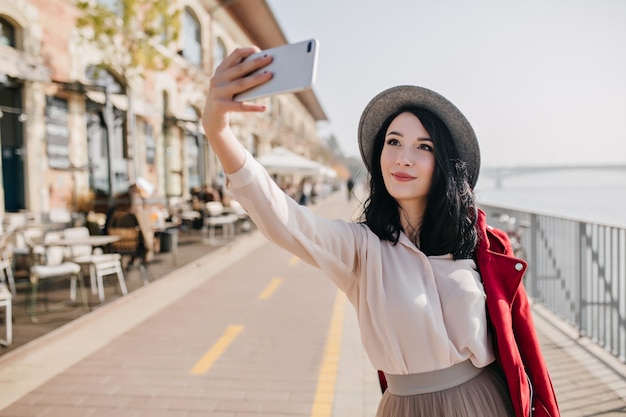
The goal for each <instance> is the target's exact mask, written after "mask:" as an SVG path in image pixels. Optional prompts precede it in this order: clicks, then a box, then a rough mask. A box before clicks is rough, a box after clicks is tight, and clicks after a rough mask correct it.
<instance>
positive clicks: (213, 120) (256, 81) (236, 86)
mask: <svg viewBox="0 0 626 417" xmlns="http://www.w3.org/2000/svg"><path fill="white" fill-rule="evenodd" d="M255 52H259V48H257V47H254V46H252V47H245V48H238V49H236V50H235V51H234V52H233V53H231V54H230V55H228V57H226V59H224V61H223V62H222V63H221V64H220V65H219V66H218V67H217V68H216V70H215V74H213V77H212V78H211V84H210V87H209V91H208V93H207V98H206V102H205V104H204V110H203V112H202V126H203V127H204V134H205V135H206V137H207V139H208V141H209V143H210V144H211V148H213V150H214V151H215V154H216V155H217V157H218V158H219V159H220V161H221V162H222V167H223V168H224V172H226V173H227V174H229V173H232V172H235V171H236V170H238V169H239V168H240V167H241V166H242V165H243V163H244V160H245V152H244V149H243V146H242V145H241V143H239V141H238V140H237V138H236V137H235V136H234V135H233V132H232V130H231V129H230V126H229V119H228V113H229V112H262V111H265V109H266V107H265V106H264V105H261V104H255V103H251V102H239V101H235V100H233V97H234V96H235V95H236V94H239V93H241V92H243V91H246V90H248V89H250V88H252V87H256V86H257V85H260V84H263V83H265V82H267V81H269V80H270V79H271V78H272V74H271V73H270V72H263V71H261V72H259V73H257V74H253V75H249V74H250V73H251V72H253V71H256V70H258V69H259V68H263V67H264V66H266V65H267V64H269V63H270V62H272V57H270V56H267V55H266V56H261V57H259V58H256V59H253V60H248V61H245V62H243V60H244V59H245V58H247V57H248V56H250V55H251V54H253V53H255Z"/></svg>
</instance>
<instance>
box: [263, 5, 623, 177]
mask: <svg viewBox="0 0 626 417" xmlns="http://www.w3.org/2000/svg"><path fill="white" fill-rule="evenodd" d="M267 2H268V4H269V6H270V7H271V9H272V11H273V13H274V15H275V17H276V19H277V20H278V22H279V24H280V26H281V28H282V30H283V32H284V34H285V35H286V37H287V39H288V41H289V42H297V41H302V40H306V39H309V38H317V39H318V40H319V42H320V49H319V58H318V59H319V61H318V67H317V76H316V82H315V85H314V87H313V90H314V92H315V93H316V96H317V98H318V100H319V102H320V103H321V105H322V107H323V108H324V111H325V112H326V114H327V116H328V118H329V122H328V123H324V124H323V125H322V126H320V128H321V131H322V132H324V134H328V133H332V134H334V135H335V136H336V137H337V140H338V142H339V144H340V147H341V149H342V150H343V152H344V153H345V154H346V155H349V156H359V153H358V145H357V134H356V132H357V126H358V122H359V117H360V115H361V112H362V111H363V109H364V107H365V106H366V105H367V103H368V102H369V100H370V99H371V98H372V97H374V96H375V95H376V94H378V93H379V92H380V91H382V90H384V89H386V88H389V87H392V86H394V85H399V84H413V85H419V86H422V87H426V88H429V89H431V90H434V91H436V92H438V93H440V94H442V95H443V96H444V97H446V98H447V99H449V100H450V101H451V102H452V103H454V104H455V105H456V106H457V107H459V109H461V111H462V112H463V114H465V116H466V117H467V118H468V120H469V121H470V123H471V124H472V126H473V127H474V130H475V131H476V134H477V136H478V140H479V143H480V148H481V158H482V165H483V166H489V167H503V166H519V165H590V164H622V165H626V23H625V22H626V1H623V0H593V1H589V0H526V1H523V2H521V1H517V2H514V1H512V0H473V1H465V0H438V1H435V0H385V1H380V0H358V1H357V0H316V1H302V0H300V1H298V0H267Z"/></svg>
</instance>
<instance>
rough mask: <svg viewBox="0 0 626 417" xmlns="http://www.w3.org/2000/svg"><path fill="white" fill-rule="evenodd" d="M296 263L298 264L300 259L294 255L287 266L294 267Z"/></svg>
mask: <svg viewBox="0 0 626 417" xmlns="http://www.w3.org/2000/svg"><path fill="white" fill-rule="evenodd" d="M298 262H300V258H298V257H297V256H295V255H294V256H292V257H291V259H290V260H289V266H296V265H297V264H298Z"/></svg>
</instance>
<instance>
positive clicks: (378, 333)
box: [203, 47, 559, 417]
mask: <svg viewBox="0 0 626 417" xmlns="http://www.w3.org/2000/svg"><path fill="white" fill-rule="evenodd" d="M257 51H258V49H257V48H254V47H249V48H240V49H237V50H236V51H234V52H233V53H232V54H231V55H229V56H228V57H227V58H226V59H225V60H224V61H223V63H222V64H221V65H220V66H219V67H218V68H217V70H216V72H215V74H214V76H213V78H212V80H211V87H210V90H209V93H208V97H207V101H206V105H205V109H204V114H203V125H204V129H205V133H206V136H207V138H208V139H209V141H210V143H211V146H212V147H213V149H214V150H215V152H216V154H217V155H218V157H219V158H220V160H221V162H222V165H223V167H224V171H225V172H226V173H227V175H228V178H229V180H230V183H231V191H232V192H233V194H234V196H235V198H236V199H237V200H239V202H240V203H241V204H242V205H243V206H244V207H245V208H246V209H247V210H248V212H249V214H250V216H251V218H252V219H253V220H254V221H255V223H256V224H257V225H258V226H259V229H260V230H261V231H262V232H263V233H264V234H265V236H266V237H268V238H269V239H270V240H272V241H273V242H275V243H277V244H279V245H280V246H282V247H283V248H285V249H287V250H289V251H290V252H292V253H294V254H295V255H297V256H299V257H300V258H301V259H303V260H305V261H306V262H308V263H310V264H312V265H314V266H316V267H319V268H321V269H322V270H323V271H324V272H325V273H326V274H327V275H328V276H329V277H330V278H331V279H332V280H333V282H335V284H336V285H337V286H338V287H339V288H340V289H341V290H343V291H344V292H345V293H346V295H347V297H348V299H349V300H350V302H351V303H352V304H353V306H354V307H355V309H356V311H357V315H358V319H359V325H360V330H361V337H362V341H363V345H364V347H365V350H366V352H367V354H368V356H369V358H370V361H371V362H372V364H373V365H374V366H375V367H376V368H377V369H379V370H381V371H380V374H381V383H382V384H383V387H384V388H387V387H388V389H386V391H385V393H384V395H383V398H382V400H381V403H380V406H379V409H378V413H377V416H378V417H415V416H429V417H430V416H459V417H461V416H481V417H490V416H493V417H496V416H498V417H501V416H514V415H515V416H520V417H521V416H528V415H531V414H533V413H534V415H537V416H558V415H559V411H558V407H557V404H556V399H555V397H554V391H553V389H552V384H551V382H550V377H549V375H548V373H547V370H546V367H545V363H544V361H543V358H542V355H541V351H540V349H539V344H538V343H537V338H536V335H535V332H534V327H533V323H532V317H531V312H530V308H529V305H528V300H527V297H526V294H525V292H524V289H523V286H522V285H521V277H522V275H523V272H524V270H525V268H526V265H525V263H524V262H523V261H520V260H517V259H514V258H512V257H511V256H510V255H511V253H510V244H508V241H507V240H506V236H505V235H502V234H500V233H498V232H497V231H493V230H492V229H489V228H487V226H486V224H485V217H484V213H482V212H481V211H479V210H476V207H475V202H474V196H473V191H472V190H473V187H474V185H475V184H476V180H477V177H478V172H479V167H480V153H479V149H478V143H477V140H476V137H475V135H474V132H473V130H472V128H471V126H470V124H469V123H468V122H467V120H466V119H465V117H464V116H463V115H462V114H461V113H460V112H459V110H458V109H457V108H456V107H454V106H453V105H452V104H451V103H450V102H448V101H447V100H446V99H445V98H443V97H441V96H440V95H438V94H436V93H434V92H432V91H430V90H426V89H424V88H420V87H413V86H400V87H395V88H391V89H389V90H386V91H383V92H382V93H380V94H379V95H378V96H376V97H375V98H374V99H373V100H372V101H371V102H370V103H369V104H368V106H367V107H366V109H365V110H364V112H363V115H362V116H361V121H360V123H359V145H360V150H361V155H362V157H363V161H364V163H365V165H366V166H367V168H368V170H369V172H370V175H371V180H370V196H369V198H368V200H367V202H366V205H365V210H364V216H363V217H364V218H363V221H362V222H361V223H351V222H344V221H339V220H336V221H331V220H327V219H323V218H320V217H317V216H315V215H314V214H313V213H312V212H311V211H310V210H309V209H308V208H306V207H304V206H300V205H298V204H297V202H295V201H294V200H293V199H291V198H289V197H287V196H286V195H285V194H284V193H283V192H282V191H281V190H280V189H279V187H278V186H277V185H276V184H274V182H273V181H272V179H271V178H270V177H269V176H268V175H267V173H266V172H265V170H264V169H263V168H262V166H261V165H260V164H258V163H257V162H256V161H255V160H254V159H253V158H252V156H251V155H250V154H249V153H248V152H247V151H246V150H245V149H244V148H243V146H242V145H241V144H240V143H239V141H238V140H237V138H235V136H234V135H233V132H232V131H231V129H230V127H229V112H234V111H236V112H261V111H264V110H265V106H263V105H260V104H255V103H241V102H237V101H234V100H233V96H234V95H235V94H237V93H240V92H242V91H245V90H247V89H249V88H252V87H254V86H256V85H259V84H262V83H264V82H266V81H268V80H269V79H270V78H271V76H272V74H271V73H268V72H258V73H256V74H254V75H247V74H250V73H252V72H253V71H255V70H257V69H259V68H262V67H264V66H266V65H267V64H268V63H269V62H270V61H271V57H269V56H261V57H259V58H257V59H255V60H250V61H245V62H243V59H244V58H246V57H247V56H249V55H251V54H252V53H254V52H257ZM478 271H480V273H479V272H478ZM486 310H487V312H486ZM516 337H523V343H518V341H517V340H516Z"/></svg>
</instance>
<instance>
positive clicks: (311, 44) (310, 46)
mask: <svg viewBox="0 0 626 417" xmlns="http://www.w3.org/2000/svg"><path fill="white" fill-rule="evenodd" d="M312 48H313V42H309V44H308V46H307V49H306V51H307V52H311V49H312Z"/></svg>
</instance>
